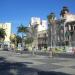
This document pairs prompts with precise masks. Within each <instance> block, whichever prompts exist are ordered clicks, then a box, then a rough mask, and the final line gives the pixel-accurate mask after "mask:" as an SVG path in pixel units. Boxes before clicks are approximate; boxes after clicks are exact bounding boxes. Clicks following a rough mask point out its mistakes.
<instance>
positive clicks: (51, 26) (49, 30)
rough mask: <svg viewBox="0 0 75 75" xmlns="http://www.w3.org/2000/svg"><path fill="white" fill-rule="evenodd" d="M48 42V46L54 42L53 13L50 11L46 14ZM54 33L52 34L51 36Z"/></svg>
mask: <svg viewBox="0 0 75 75" xmlns="http://www.w3.org/2000/svg"><path fill="white" fill-rule="evenodd" d="M47 18H48V23H49V24H48V28H49V29H48V40H49V41H48V42H49V46H52V44H53V45H54V44H55V43H54V42H55V39H53V38H54V36H55V30H56V29H55V26H56V25H55V14H54V13H53V12H52V13H50V14H49V15H48V17H47ZM53 35H54V36H53Z"/></svg>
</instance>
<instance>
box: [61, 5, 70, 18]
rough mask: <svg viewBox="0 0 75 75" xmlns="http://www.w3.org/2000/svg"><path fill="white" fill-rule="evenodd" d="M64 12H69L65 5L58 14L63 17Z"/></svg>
mask: <svg viewBox="0 0 75 75" xmlns="http://www.w3.org/2000/svg"><path fill="white" fill-rule="evenodd" d="M66 13H69V9H68V7H67V6H63V8H62V10H61V12H60V16H62V17H64V16H65V14H66Z"/></svg>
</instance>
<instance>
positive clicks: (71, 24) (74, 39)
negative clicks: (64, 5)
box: [64, 13, 75, 47]
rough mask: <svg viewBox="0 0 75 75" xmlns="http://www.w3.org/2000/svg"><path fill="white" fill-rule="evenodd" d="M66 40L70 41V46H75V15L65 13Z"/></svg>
mask: <svg viewBox="0 0 75 75" xmlns="http://www.w3.org/2000/svg"><path fill="white" fill-rule="evenodd" d="M64 24H65V33H66V35H67V36H66V37H65V40H66V41H67V42H68V44H69V46H73V47H74V46H75V15H73V14H69V13H68V14H66V15H65V22H64Z"/></svg>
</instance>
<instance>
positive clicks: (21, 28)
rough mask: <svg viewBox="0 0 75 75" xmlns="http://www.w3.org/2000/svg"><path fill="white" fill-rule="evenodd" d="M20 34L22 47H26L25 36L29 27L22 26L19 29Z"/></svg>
mask: <svg viewBox="0 0 75 75" xmlns="http://www.w3.org/2000/svg"><path fill="white" fill-rule="evenodd" d="M17 32H18V33H21V34H22V47H24V35H26V33H27V32H28V27H25V26H23V25H22V24H21V25H20V26H19V27H18V31H17Z"/></svg>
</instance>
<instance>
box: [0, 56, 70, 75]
mask: <svg viewBox="0 0 75 75" xmlns="http://www.w3.org/2000/svg"><path fill="white" fill-rule="evenodd" d="M27 64H33V63H32V62H23V63H22V62H9V61H7V60H6V59H5V58H3V57H0V75H69V74H65V73H61V72H44V71H40V70H38V69H35V68H31V67H28V66H27Z"/></svg>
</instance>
